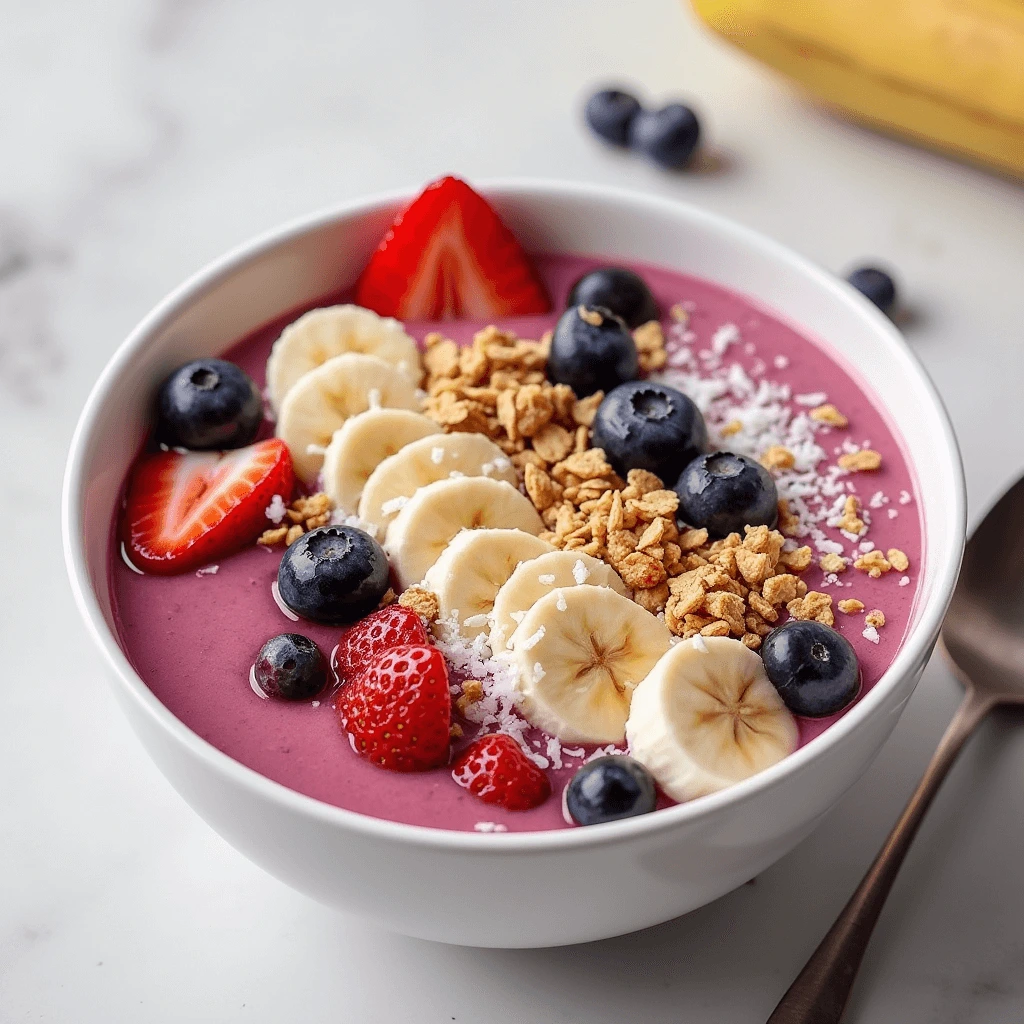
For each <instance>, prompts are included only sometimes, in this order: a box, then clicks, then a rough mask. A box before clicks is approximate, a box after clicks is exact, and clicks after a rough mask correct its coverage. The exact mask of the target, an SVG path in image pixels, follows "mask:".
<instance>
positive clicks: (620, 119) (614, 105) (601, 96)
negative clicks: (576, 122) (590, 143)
mask: <svg viewBox="0 0 1024 1024" xmlns="http://www.w3.org/2000/svg"><path fill="white" fill-rule="evenodd" d="M640 109H641V107H640V101H639V100H638V99H637V98H636V97H635V96H633V95H631V94H630V93H628V92H623V91H622V90H621V89H601V90H600V91H599V92H595V93H594V94H593V96H591V97H590V99H589V100H587V105H586V107H584V109H583V116H584V117H585V118H586V120H587V124H588V125H589V126H590V128H591V131H593V132H594V134H596V135H599V136H600V137H601V138H602V139H604V140H605V142H610V143H611V144H612V145H613V146H626V145H628V144H629V126H630V123H631V122H632V120H633V118H634V117H636V115H637V114H639V113H640Z"/></svg>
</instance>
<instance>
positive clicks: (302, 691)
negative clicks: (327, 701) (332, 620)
mask: <svg viewBox="0 0 1024 1024" xmlns="http://www.w3.org/2000/svg"><path fill="white" fill-rule="evenodd" d="M256 682H257V683H258V684H259V687H260V689H261V690H262V691H263V692H264V693H265V694H266V695H267V696H268V697H280V698H282V699H283V700H310V699H311V698H313V697H315V696H316V695H317V694H318V693H319V692H320V691H321V690H322V689H323V688H324V685H325V684H326V683H327V662H326V661H325V659H324V656H323V654H321V653H320V648H319V647H317V645H316V644H315V643H313V641H312V640H310V639H309V637H308V636H303V635H302V634H301V633H282V634H281V635H280V636H273V637H271V638H270V639H269V640H268V641H267V642H266V643H265V644H264V645H263V646H262V647H261V648H260V653H259V657H258V658H257V659H256Z"/></svg>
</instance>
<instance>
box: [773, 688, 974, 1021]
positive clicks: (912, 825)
mask: <svg viewBox="0 0 1024 1024" xmlns="http://www.w3.org/2000/svg"><path fill="white" fill-rule="evenodd" d="M993 704H994V702H993V701H992V700H991V698H989V697H983V696H980V695H979V694H978V693H977V692H976V691H975V689H974V688H973V687H970V686H969V687H968V689H967V693H966V694H965V695H964V699H963V701H962V703H961V704H960V707H959V708H958V709H957V712H956V715H954V717H953V720H952V721H951V722H950V723H949V727H948V728H947V729H946V732H945V734H944V735H943V737H942V740H941V741H940V742H939V746H938V749H937V750H936V751H935V754H934V755H933V756H932V759H931V762H930V763H929V765H928V768H927V769H926V770H925V773H924V777H923V778H922V779H921V781H920V783H918V786H917V789H916V790H915V791H914V795H913V796H912V797H911V798H910V802H909V803H908V804H907V806H906V807H905V808H904V811H903V813H902V814H901V815H900V818H899V821H897V822H896V825H895V827H894V828H893V830H892V832H891V833H890V834H889V838H888V839H887V840H886V841H885V845H884V846H883V847H882V849H881V851H880V852H879V854H878V856H877V857H876V858H875V861H874V863H873V864H872V865H871V867H870V868H869V869H868V873H867V874H866V875H865V876H864V880H863V881H862V882H861V883H860V885H859V886H858V887H857V891H856V892H855V893H854V894H853V895H852V896H851V897H850V901H849V902H848V903H847V904H846V906H845V907H844V908H843V910H842V913H840V915H839V917H838V918H836V922H835V924H833V925H832V927H831V928H830V929H829V932H828V934H827V935H826V936H825V938H824V939H822V940H821V944H820V945H819V946H818V948H817V949H816V950H815V951H814V953H813V954H812V955H811V958H810V960H808V961H807V963H806V965H805V966H804V969H803V970H802V971H801V972H800V973H799V974H798V975H797V978H796V980H795V981H794V982H793V984H792V985H790V987H789V991H788V992H786V994H785V995H784V996H783V997H782V1000H781V1002H780V1003H779V1005H778V1006H776V1007H775V1011H774V1012H773V1013H772V1015H771V1017H769V1018H768V1024H839V1019H840V1018H841V1017H842V1015H843V1010H844V1009H845V1008H846V1001H847V999H848V998H849V996H850V989H851V988H853V982H854V979H855V978H856V976H857V970H858V968H859V967H860V962H861V960H862V959H863V957H864V951H865V949H867V945H868V941H869V940H870V939H871V933H872V932H873V931H874V928H875V922H876V921H877V920H878V915H879V914H880V913H881V912H882V907H883V906H884V904H885V900H886V897H887V896H888V895H889V890H890V889H891V888H892V883H893V882H894V881H895V879H896V873H897V872H898V871H899V869H900V865H901V864H902V863H903V858H904V857H905V856H906V853H907V850H908V849H909V848H910V844H911V842H913V839H914V836H915V834H916V833H917V829H918V826H919V825H920V824H921V820H922V819H923V818H924V815H925V812H926V811H927V810H928V807H929V806H930V804H931V802H932V799H933V798H934V796H935V794H936V792H938V789H939V786H940V785H941V784H942V781H943V779H945V777H946V773H947V772H948V771H949V769H950V768H951V767H952V764H953V762H954V761H955V760H956V756H957V754H959V753H960V748H961V747H963V745H964V742H965V740H966V739H967V738H968V736H970V735H971V733H972V732H973V731H974V729H975V728H976V726H977V725H978V723H979V722H980V721H981V720H982V718H984V717H985V715H986V714H987V713H988V712H989V711H990V710H991V708H992V707H993Z"/></svg>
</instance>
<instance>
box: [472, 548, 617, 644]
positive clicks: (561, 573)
mask: <svg viewBox="0 0 1024 1024" xmlns="http://www.w3.org/2000/svg"><path fill="white" fill-rule="evenodd" d="M584 583H589V584H590V585H591V586H595V587H611V588H612V590H614V591H615V592H616V593H617V594H621V595H622V596H623V597H628V596H629V591H628V590H627V589H626V585H625V584H624V583H623V582H622V580H621V579H619V574H618V573H617V572H616V571H615V570H614V569H613V568H612V567H611V566H610V565H608V563H607V562H602V561H601V560H600V559H599V558H593V557H592V556H591V555H585V554H583V553H582V552H581V551H549V552H548V553H547V554H546V555H541V556H540V557H539V558H534V559H533V560H532V561H530V562H524V563H523V564H522V565H521V566H519V568H518V569H516V571H515V572H514V573H512V575H511V576H510V577H509V578H508V582H507V583H505V584H504V585H503V586H502V588H501V590H499V591H498V593H497V595H496V597H495V598H494V610H493V611H492V612H491V636H490V645H491V650H492V651H493V652H494V653H495V654H500V653H501V652H502V651H503V650H505V648H506V646H507V642H508V639H509V637H511V636H512V634H513V633H514V632H515V631H516V627H517V626H518V625H519V623H520V622H521V621H522V618H523V616H524V615H525V614H526V612H528V611H529V610H530V609H531V608H532V607H533V606H534V604H536V603H537V602H538V601H539V600H540V599H541V598H542V597H544V596H545V595H546V594H550V593H551V592H552V591H553V590H555V589H556V588H557V587H575V586H579V585H581V584H584Z"/></svg>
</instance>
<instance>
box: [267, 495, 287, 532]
mask: <svg viewBox="0 0 1024 1024" xmlns="http://www.w3.org/2000/svg"><path fill="white" fill-rule="evenodd" d="M263 511H264V515H265V516H266V517H267V518H268V519H269V520H270V521H271V522H272V523H273V524H274V525H275V526H277V524H278V523H280V522H281V520H282V519H284V516H285V513H286V512H287V511H288V509H287V507H286V506H285V503H284V498H282V497H281V495H280V494H275V495H274V496H273V497H272V498H271V499H270V504H269V505H268V506H267V507H266V508H265V509H264V510H263Z"/></svg>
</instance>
